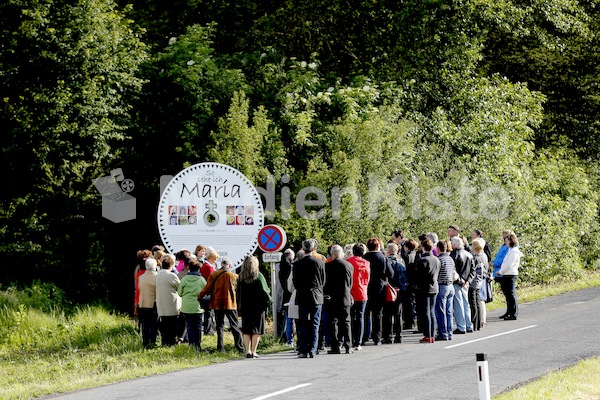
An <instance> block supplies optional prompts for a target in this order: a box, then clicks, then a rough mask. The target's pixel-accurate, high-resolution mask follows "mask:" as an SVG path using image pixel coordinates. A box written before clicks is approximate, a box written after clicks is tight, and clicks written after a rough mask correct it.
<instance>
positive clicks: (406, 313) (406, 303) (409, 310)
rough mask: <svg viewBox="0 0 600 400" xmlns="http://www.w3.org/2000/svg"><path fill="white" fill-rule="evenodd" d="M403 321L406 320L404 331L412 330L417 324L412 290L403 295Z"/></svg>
mask: <svg viewBox="0 0 600 400" xmlns="http://www.w3.org/2000/svg"><path fill="white" fill-rule="evenodd" d="M401 297H402V319H403V320H404V329H412V328H413V325H414V323H415V312H414V308H415V300H414V295H413V292H412V290H411V289H408V290H406V291H405V292H403V293H402V296H401Z"/></svg>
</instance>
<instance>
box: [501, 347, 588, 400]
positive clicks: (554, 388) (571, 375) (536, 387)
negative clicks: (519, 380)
mask: <svg viewBox="0 0 600 400" xmlns="http://www.w3.org/2000/svg"><path fill="white" fill-rule="evenodd" d="M599 398H600V357H597V358H592V359H589V360H584V361H581V362H580V363H578V364H576V365H575V366H573V367H571V368H567V369H564V370H560V371H555V372H551V373H550V374H548V375H546V376H544V377H543V378H541V379H539V380H536V381H534V382H531V383H529V384H527V385H525V386H522V387H519V388H518V389H515V390H512V391H510V392H507V393H502V394H500V395H498V396H494V400H533V399H577V400H591V399H599Z"/></svg>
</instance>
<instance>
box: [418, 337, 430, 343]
mask: <svg viewBox="0 0 600 400" xmlns="http://www.w3.org/2000/svg"><path fill="white" fill-rule="evenodd" d="M430 339H431V338H428V337H427V336H424V337H423V338H422V339H421V340H419V342H420V343H431V342H430V341H429V340H430Z"/></svg>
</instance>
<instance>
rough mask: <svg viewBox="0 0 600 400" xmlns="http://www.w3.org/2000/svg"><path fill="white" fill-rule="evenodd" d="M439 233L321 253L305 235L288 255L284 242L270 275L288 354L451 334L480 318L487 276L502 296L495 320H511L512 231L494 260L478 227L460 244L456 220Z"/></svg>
mask: <svg viewBox="0 0 600 400" xmlns="http://www.w3.org/2000/svg"><path fill="white" fill-rule="evenodd" d="M447 233H448V237H447V238H446V239H442V240H439V239H438V236H437V234H435V233H433V232H430V233H427V234H424V235H421V236H420V237H419V238H418V239H419V240H418V241H415V240H413V239H409V238H405V237H404V234H403V232H402V231H395V232H393V233H392V235H391V239H390V240H389V242H388V243H387V244H384V243H383V241H382V240H381V239H378V238H371V239H369V240H368V241H367V243H366V244H363V243H356V244H348V245H346V246H344V247H343V248H342V247H341V246H340V245H337V244H335V245H332V246H329V248H328V256H327V257H325V256H323V255H321V254H319V253H318V252H317V246H318V243H317V241H316V240H315V239H307V240H305V241H304V242H303V243H302V249H301V250H299V251H298V252H297V253H296V254H294V252H293V251H292V250H291V249H288V250H286V251H285V252H284V260H283V261H282V262H281V265H280V269H279V282H280V285H281V287H282V288H283V301H284V305H285V309H284V311H285V317H284V321H285V323H284V330H285V336H286V340H287V343H288V344H289V345H290V346H293V347H296V348H297V350H298V357H300V358H312V357H314V356H315V355H317V354H319V351H323V350H325V348H326V346H329V347H330V350H328V351H327V353H328V354H340V353H342V351H343V352H345V353H346V354H350V353H353V352H354V351H360V350H362V346H363V345H364V344H365V342H367V341H369V340H371V341H372V342H373V345H375V346H378V345H381V344H391V343H402V337H403V335H402V333H403V330H415V331H418V332H421V333H423V338H422V339H420V342H421V343H434V342H435V341H436V340H438V341H446V340H452V338H453V336H454V335H460V334H467V333H470V332H473V331H477V330H480V329H481V328H482V327H483V326H484V325H485V323H486V319H487V318H486V307H485V304H486V302H487V301H491V295H492V293H491V289H492V285H491V282H492V280H494V279H495V280H496V281H498V282H500V286H501V289H502V291H503V293H504V295H505V297H506V303H507V310H506V313H505V314H504V315H502V316H501V317H500V318H501V319H504V320H516V319H517V317H518V301H517V294H516V280H517V276H518V270H519V265H520V259H521V257H522V255H523V254H522V253H521V251H520V250H519V246H518V239H517V236H516V235H515V233H514V232H512V231H504V232H503V238H504V244H503V245H502V247H501V248H500V250H499V251H498V252H497V254H496V256H495V258H494V259H492V253H491V248H490V246H489V244H488V243H487V242H486V241H485V239H484V237H483V236H484V234H483V232H482V231H480V230H474V231H473V232H472V234H471V242H470V243H469V241H468V240H467V238H466V237H464V236H461V235H460V229H459V227H458V226H456V225H451V226H449V227H448V231H447ZM294 322H295V324H296V328H297V329H296V331H297V343H294V335H293V326H294Z"/></svg>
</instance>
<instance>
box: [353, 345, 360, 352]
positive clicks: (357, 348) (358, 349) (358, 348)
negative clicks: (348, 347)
mask: <svg viewBox="0 0 600 400" xmlns="http://www.w3.org/2000/svg"><path fill="white" fill-rule="evenodd" d="M354 350H356V351H361V350H362V346H361V345H358V346H356V347H355V348H354Z"/></svg>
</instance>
